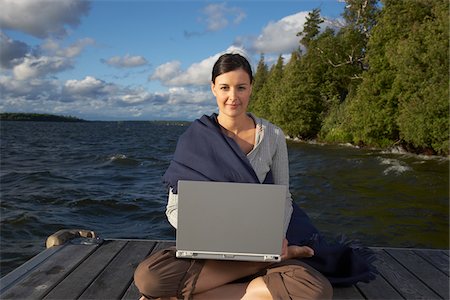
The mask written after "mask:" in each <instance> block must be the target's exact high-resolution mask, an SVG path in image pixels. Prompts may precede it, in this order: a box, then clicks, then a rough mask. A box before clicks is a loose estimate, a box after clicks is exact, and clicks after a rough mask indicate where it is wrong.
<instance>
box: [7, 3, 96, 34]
mask: <svg viewBox="0 0 450 300" xmlns="http://www.w3.org/2000/svg"><path fill="white" fill-rule="evenodd" d="M0 7H1V9H2V13H1V14H0V27H2V28H4V29H11V30H17V31H22V32H24V33H27V34H30V35H32V36H35V37H38V38H47V37H50V36H55V37H62V36H65V35H66V34H67V29H66V26H70V27H73V28H74V27H76V26H78V25H79V23H80V19H81V17H82V16H83V15H86V14H87V13H88V12H89V10H90V2H89V1H79V0H58V1H36V0H20V1H17V0H0Z"/></svg>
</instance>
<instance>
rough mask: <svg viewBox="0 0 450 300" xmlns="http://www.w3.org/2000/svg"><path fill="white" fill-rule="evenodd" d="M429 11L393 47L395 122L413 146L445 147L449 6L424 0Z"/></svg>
mask: <svg viewBox="0 0 450 300" xmlns="http://www.w3.org/2000/svg"><path fill="white" fill-rule="evenodd" d="M428 4H429V5H432V9H431V13H430V14H429V15H428V16H426V17H425V19H424V20H423V22H422V23H421V24H420V25H419V24H416V25H414V26H413V28H412V29H411V34H410V35H408V36H407V37H406V39H405V40H403V41H402V42H401V43H400V44H399V45H398V47H397V58H396V59H395V60H393V61H392V64H393V65H394V66H395V68H396V69H397V74H396V77H395V79H394V82H393V90H396V91H398V103H399V114H398V119H397V123H398V126H399V131H400V138H401V139H402V140H403V141H404V142H406V143H408V144H411V145H412V147H414V148H416V149H421V150H425V149H430V150H431V149H432V150H433V151H434V152H437V153H440V154H446V153H448V150H449V140H448V138H449V118H448V112H449V86H448V83H449V73H448V70H449V61H448V57H449V44H448V42H449V39H448V34H449V18H448V15H449V8H448V2H447V1H446V0H435V1H430V2H428Z"/></svg>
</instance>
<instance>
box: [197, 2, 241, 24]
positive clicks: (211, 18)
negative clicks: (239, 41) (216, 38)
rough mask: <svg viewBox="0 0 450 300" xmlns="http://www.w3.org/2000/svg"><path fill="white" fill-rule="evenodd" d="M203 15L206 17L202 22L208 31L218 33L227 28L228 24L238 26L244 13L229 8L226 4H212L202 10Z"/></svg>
mask: <svg viewBox="0 0 450 300" xmlns="http://www.w3.org/2000/svg"><path fill="white" fill-rule="evenodd" d="M203 14H205V15H206V18H205V19H204V22H206V26H207V30H208V31H218V30H221V29H224V28H225V27H227V26H228V25H229V24H230V22H232V23H233V24H235V25H238V24H239V23H241V22H242V20H244V19H245V17H246V14H245V12H244V11H243V10H242V9H241V8H239V7H236V6H234V7H229V6H227V4H226V3H213V4H209V5H207V6H206V7H205V8H204V9H203Z"/></svg>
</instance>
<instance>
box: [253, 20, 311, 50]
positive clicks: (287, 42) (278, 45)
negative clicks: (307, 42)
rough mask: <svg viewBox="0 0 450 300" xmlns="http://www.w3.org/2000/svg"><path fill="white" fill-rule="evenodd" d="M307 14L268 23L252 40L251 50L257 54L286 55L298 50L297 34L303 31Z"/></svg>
mask: <svg viewBox="0 0 450 300" xmlns="http://www.w3.org/2000/svg"><path fill="white" fill-rule="evenodd" d="M307 16H308V12H299V13H296V14H294V15H290V16H287V17H284V18H282V19H281V20H279V21H276V22H270V23H269V24H268V25H267V26H266V27H264V28H263V30H262V32H261V34H260V35H259V36H258V37H257V38H256V39H254V41H253V45H252V48H253V49H254V50H256V51H257V52H259V53H276V54H281V53H288V52H291V51H292V50H294V49H296V48H298V47H299V46H300V44H299V37H298V36H297V33H298V32H300V31H302V30H303V25H304V24H305V21H306V17H307Z"/></svg>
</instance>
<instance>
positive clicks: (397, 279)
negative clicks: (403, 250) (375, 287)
mask: <svg viewBox="0 0 450 300" xmlns="http://www.w3.org/2000/svg"><path fill="white" fill-rule="evenodd" d="M376 253H377V258H378V260H377V261H376V263H375V264H376V267H377V268H378V271H379V272H380V273H381V275H382V276H383V277H384V278H386V280H387V281H388V282H389V283H390V284H391V285H392V286H393V287H394V288H395V289H396V290H397V291H398V292H399V293H400V294H401V295H402V296H403V297H404V298H406V299H438V298H439V296H438V295H437V294H436V293H435V292H434V291H432V290H431V289H430V288H428V287H427V286H426V285H425V284H424V283H423V282H421V281H420V280H419V279H417V277H415V276H414V275H413V274H411V273H410V272H409V271H408V270H407V269H406V268H405V267H403V266H402V265H401V264H400V263H399V262H398V261H396V260H395V259H394V258H393V257H392V256H390V255H388V254H387V253H386V252H385V251H376Z"/></svg>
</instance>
